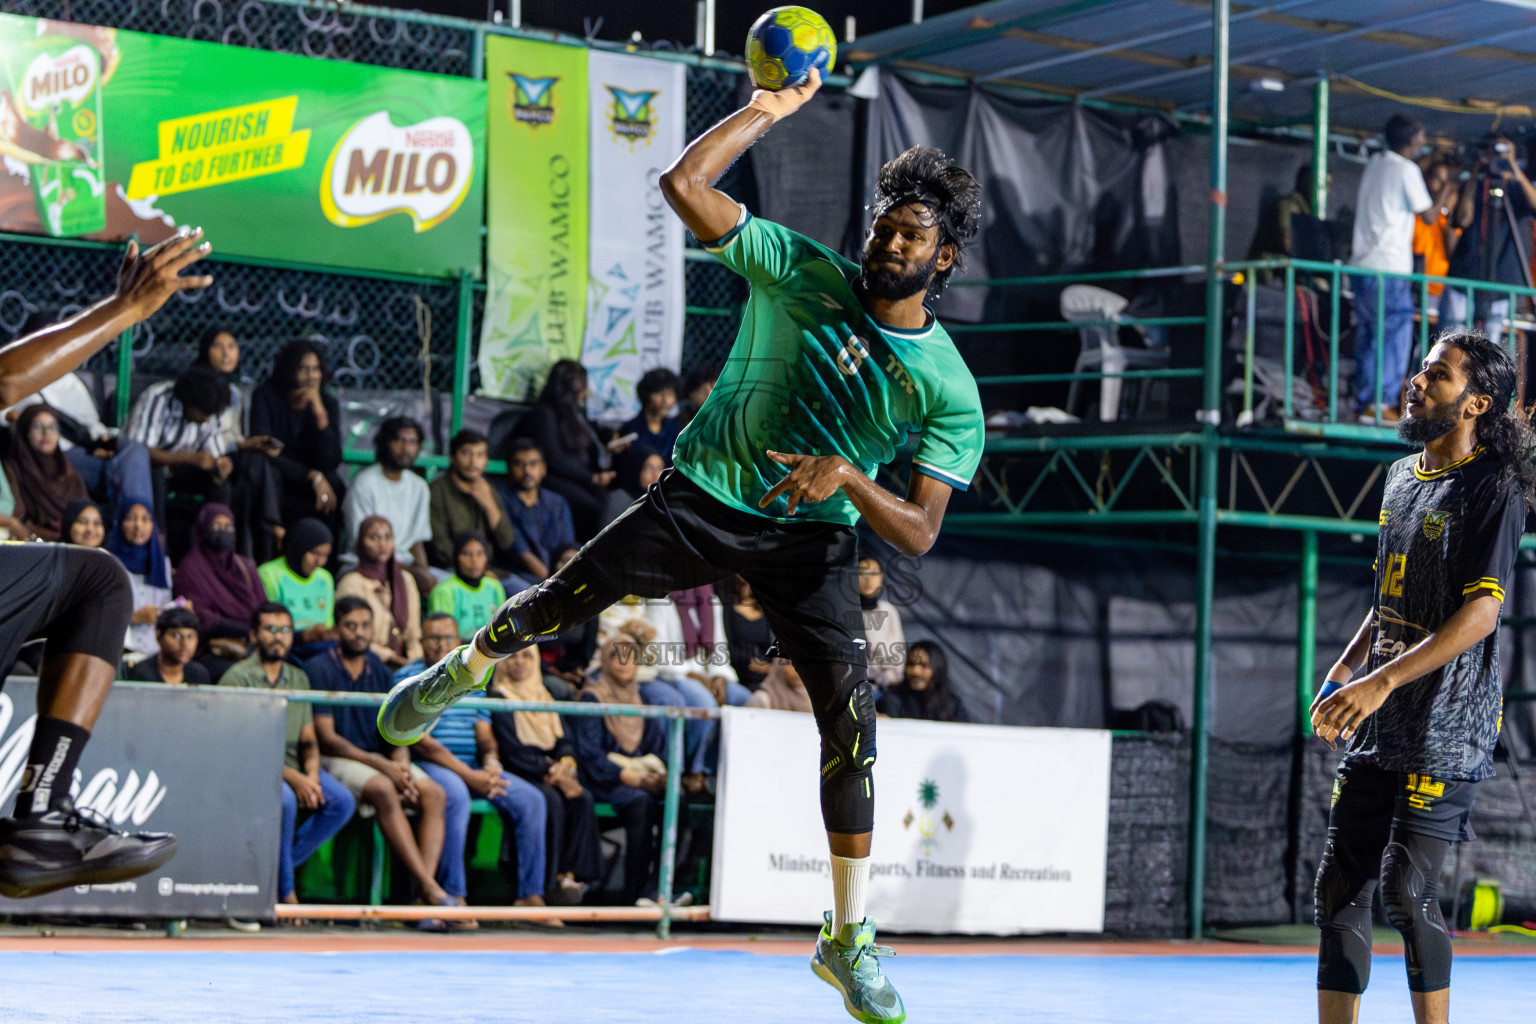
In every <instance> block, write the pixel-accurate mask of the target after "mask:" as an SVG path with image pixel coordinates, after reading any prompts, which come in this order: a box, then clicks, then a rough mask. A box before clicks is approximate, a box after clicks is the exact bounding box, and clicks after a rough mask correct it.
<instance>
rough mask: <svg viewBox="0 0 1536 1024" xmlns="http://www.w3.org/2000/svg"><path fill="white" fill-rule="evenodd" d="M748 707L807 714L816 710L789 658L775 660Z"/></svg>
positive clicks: (749, 701) (748, 702)
mask: <svg viewBox="0 0 1536 1024" xmlns="http://www.w3.org/2000/svg"><path fill="white" fill-rule="evenodd" d="M747 707H749V708H771V709H772V710H774V711H805V712H807V713H809V712H810V711H812V710H814V709H813V708H812V707H811V695H810V694H808V693H806V692H805V683H804V682H803V681H802V680H801V679H800V673H799V672H796V671H795V666H794V665H793V664H792V663H791V662H790V660H789V659H788V658H774V659H773V664H772V665H770V666H769V668H768V671H767V672H766V673H764V675H763V685H762V686H760V687H758V688H757V692H755V693H753V694H752V696H751V698H750V699H748V701H747Z"/></svg>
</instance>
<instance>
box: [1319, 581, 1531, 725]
mask: <svg viewBox="0 0 1536 1024" xmlns="http://www.w3.org/2000/svg"><path fill="white" fill-rule="evenodd" d="M1503 607H1504V602H1503V601H1501V600H1499V598H1498V597H1497V596H1495V595H1494V594H1493V593H1492V592H1491V591H1488V590H1478V591H1475V592H1473V593H1471V594H1469V595H1467V599H1466V600H1465V601H1463V602H1462V605H1461V607H1460V608H1458V609H1457V610H1456V614H1454V615H1452V616H1451V617H1450V618H1449V619H1446V620H1445V623H1444V625H1442V626H1441V627H1440V628H1439V629H1437V630H1435V631H1434V632H1433V633H1431V634H1429V636H1427V637H1425V638H1424V639H1423V640H1420V641H1419V642H1418V643H1416V644H1414V645H1413V646H1412V647H1410V648H1408V649H1407V650H1406V651H1404V652H1403V653H1402V654H1399V655H1398V656H1397V657H1395V658H1393V659H1392V660H1391V661H1389V662H1387V663H1386V664H1385V665H1382V666H1381V667H1380V668H1378V669H1376V670H1375V671H1373V672H1369V673H1367V674H1366V675H1363V676H1361V677H1360V678H1359V679H1356V680H1354V681H1353V682H1351V683H1349V684H1348V685H1347V686H1344V687H1341V688H1340V689H1339V690H1338V691H1337V692H1335V693H1334V694H1333V695H1332V696H1331V697H1329V698H1328V699H1327V700H1324V701H1322V702H1321V703H1319V704H1318V706H1317V707H1316V708H1314V709H1313V711H1312V728H1313V730H1314V731H1315V732H1316V733H1317V734H1318V735H1319V736H1321V737H1322V738H1323V739H1325V740H1327V741H1328V742H1329V743H1330V744H1332V743H1333V742H1334V741H1335V740H1336V739H1344V740H1347V739H1349V738H1350V737H1351V736H1353V735H1354V734H1355V730H1356V729H1358V728H1359V727H1360V723H1362V722H1364V721H1365V720H1366V719H1367V718H1369V717H1370V716H1371V715H1373V714H1375V712H1376V709H1377V708H1379V707H1381V705H1382V704H1383V703H1385V702H1386V699H1387V697H1388V696H1390V695H1391V693H1392V691H1393V690H1395V689H1397V688H1398V687H1400V686H1407V685H1408V684H1409V683H1411V682H1413V681H1414V680H1416V679H1422V678H1423V677H1424V676H1425V675H1427V674H1429V673H1430V672H1433V671H1434V670H1435V669H1437V668H1441V667H1443V666H1445V665H1449V664H1450V663H1451V662H1452V661H1453V660H1455V659H1456V658H1457V657H1458V656H1459V655H1461V654H1462V653H1463V652H1464V651H1466V650H1467V649H1468V648H1470V647H1471V646H1472V645H1473V644H1475V643H1477V642H1478V641H1480V640H1482V639H1483V638H1485V637H1487V636H1489V635H1490V634H1491V633H1493V631H1494V630H1496V629H1498V628H1499V612H1500V611H1501V610H1503Z"/></svg>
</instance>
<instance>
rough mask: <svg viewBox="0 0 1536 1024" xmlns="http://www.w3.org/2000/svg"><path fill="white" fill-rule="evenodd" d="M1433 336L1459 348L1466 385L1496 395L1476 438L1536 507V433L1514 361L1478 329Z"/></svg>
mask: <svg viewBox="0 0 1536 1024" xmlns="http://www.w3.org/2000/svg"><path fill="white" fill-rule="evenodd" d="M1435 340H1436V342H1437V343H1438V344H1442V345H1449V346H1451V347H1453V348H1459V349H1461V351H1462V354H1463V355H1464V356H1465V357H1466V363H1467V390H1468V391H1469V392H1471V393H1472V394H1474V395H1487V396H1488V397H1489V398H1491V399H1493V407H1492V408H1491V409H1489V410H1488V411H1487V412H1485V413H1483V414H1482V415H1481V416H1479V417H1478V418H1477V426H1476V428H1475V430H1476V436H1477V443H1478V444H1480V445H1482V446H1483V447H1484V448H1485V449H1487V451H1488V453H1489V454H1490V455H1492V456H1493V457H1494V458H1496V459H1498V461H1499V462H1500V463H1501V464H1502V466H1503V469H1502V471H1501V473H1500V477H1501V479H1502V480H1503V481H1507V482H1510V483H1515V484H1517V485H1518V486H1519V488H1520V493H1522V494H1523V495H1525V503H1526V506H1527V507H1529V508H1536V434H1533V432H1532V430H1531V410H1529V409H1521V408H1520V407H1519V406H1518V405H1516V404H1515V385H1516V382H1517V380H1518V374H1517V371H1516V370H1515V361H1514V360H1513V359H1511V358H1510V357H1509V353H1508V352H1506V351H1504V349H1503V347H1502V346H1500V345H1496V344H1494V343H1493V342H1491V341H1489V340H1488V338H1487V336H1486V335H1484V334H1483V333H1482V332H1480V331H1447V332H1446V333H1445V334H1442V335H1440V337H1439V338H1437V339H1435Z"/></svg>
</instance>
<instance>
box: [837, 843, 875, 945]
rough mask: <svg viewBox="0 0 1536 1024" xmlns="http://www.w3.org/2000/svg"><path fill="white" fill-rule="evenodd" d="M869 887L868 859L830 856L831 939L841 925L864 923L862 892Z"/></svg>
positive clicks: (838, 932) (840, 931)
mask: <svg viewBox="0 0 1536 1024" xmlns="http://www.w3.org/2000/svg"><path fill="white" fill-rule="evenodd" d="M868 885H869V858H868V857H839V856H838V855H837V854H835V853H834V854H833V855H832V937H833V938H837V936H838V935H840V934H841V933H842V930H843V925H845V924H848V923H850V922H851V923H853V924H863V923H864V890H865V888H867V887H868Z"/></svg>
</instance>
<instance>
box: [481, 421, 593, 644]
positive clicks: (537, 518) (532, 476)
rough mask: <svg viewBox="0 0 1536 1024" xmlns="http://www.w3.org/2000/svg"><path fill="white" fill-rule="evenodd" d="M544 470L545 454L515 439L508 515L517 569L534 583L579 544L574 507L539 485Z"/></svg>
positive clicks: (509, 469) (509, 471)
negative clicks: (572, 512) (556, 557)
mask: <svg viewBox="0 0 1536 1024" xmlns="http://www.w3.org/2000/svg"><path fill="white" fill-rule="evenodd" d="M544 473H545V466H544V454H543V453H542V452H540V451H539V446H538V445H536V444H534V443H533V442H532V441H530V440H529V439H528V438H526V437H521V438H518V439H517V440H516V441H513V442H512V447H511V449H510V450H509V451H508V452H507V478H508V480H509V481H511V484H512V488H511V493H510V495H509V496H508V498H507V515H508V516H509V517H510V518H511V520H512V531H513V535H514V537H515V543H514V545H513V548H512V550H513V552H514V553H515V554H516V556H517V557H518V559H520V560H521V565H518V566H514V568H515V569H516V570H517V571H518V573H519V574H520V575H523V576H525V577H527V578H529V579H530V580H532V581H533V582H540V581H543V580H547V579H549V577H550V576H551V575H553V569H552V568H551V567H552V566H553V565H554V562H555V555H557V554H559V553H560V552H561V551H564V550H565V549H566V548H573V547H575V546H576V529H575V527H574V526H573V525H572V524H571V506H570V505H569V504H568V503H567V502H566V500H565V499H564V498H562V497H560V495H558V494H556V493H555V492H554V491H551V490H549V489H548V488H547V487H542V486H540V485H541V484H543V483H544ZM466 635H468V634H466Z"/></svg>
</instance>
